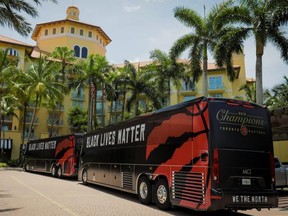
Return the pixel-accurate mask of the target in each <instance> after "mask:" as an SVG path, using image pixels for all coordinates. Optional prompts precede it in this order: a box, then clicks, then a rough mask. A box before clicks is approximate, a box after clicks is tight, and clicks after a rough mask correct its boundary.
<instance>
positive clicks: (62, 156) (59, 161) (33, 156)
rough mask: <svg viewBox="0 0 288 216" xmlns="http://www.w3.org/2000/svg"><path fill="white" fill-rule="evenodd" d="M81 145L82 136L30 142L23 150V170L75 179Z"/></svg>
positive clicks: (71, 135)
mask: <svg viewBox="0 0 288 216" xmlns="http://www.w3.org/2000/svg"><path fill="white" fill-rule="evenodd" d="M81 144H82V134H70V135H65V136H58V137H52V138H45V139H38V140H32V141H30V142H28V143H27V147H26V149H25V154H24V169H25V170H26V171H34V172H44V173H51V175H52V176H57V177H62V176H68V177H77V174H78V166H79V153H80V149H81Z"/></svg>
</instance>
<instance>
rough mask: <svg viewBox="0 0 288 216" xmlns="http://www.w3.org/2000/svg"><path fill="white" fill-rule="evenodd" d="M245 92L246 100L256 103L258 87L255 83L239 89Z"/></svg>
mask: <svg viewBox="0 0 288 216" xmlns="http://www.w3.org/2000/svg"><path fill="white" fill-rule="evenodd" d="M242 90H243V91H245V93H246V100H247V101H250V102H253V103H256V85H255V82H252V83H246V84H244V85H242V86H241V87H240V88H239V91H242Z"/></svg>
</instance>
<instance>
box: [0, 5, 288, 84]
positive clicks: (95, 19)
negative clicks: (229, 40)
mask: <svg viewBox="0 0 288 216" xmlns="http://www.w3.org/2000/svg"><path fill="white" fill-rule="evenodd" d="M28 1H29V0H28ZM220 2H222V0H213V1H211V0H58V4H57V5H56V4H53V3H51V2H48V3H43V5H42V6H40V7H38V8H37V10H38V12H39V16H38V17H37V18H31V17H28V16H25V17H26V18H27V20H28V21H29V22H30V23H32V27H33V28H34V27H35V25H36V24H37V23H43V22H49V21H54V20H59V19H64V18H65V17H66V9H67V7H68V6H71V5H75V6H76V7H78V8H79V10H80V21H81V22H85V23H89V24H92V25H96V26H99V27H101V28H102V30H103V31H104V32H105V33H106V34H107V35H108V36H109V37H110V38H111V39H112V42H111V43H110V44H109V45H108V46H107V53H106V55H107V59H108V60H109V61H110V62H111V63H113V64H114V63H115V64H118V63H119V64H120V63H123V62H124V60H129V61H131V62H134V61H147V60H149V56H150V51H152V50H154V49H160V50H162V51H165V52H168V51H169V49H170V48H171V46H172V45H173V43H174V42H175V41H176V40H177V39H178V38H180V37H181V36H183V35H184V34H187V33H189V32H191V29H188V28H187V27H185V26H184V25H183V24H182V23H180V22H179V21H178V20H176V19H175V18H174V13H173V9H174V8H175V7H177V6H184V7H187V8H191V9H193V10H196V11H198V13H199V14H204V12H203V11H204V9H203V8H204V5H205V7H206V11H207V13H208V12H209V10H210V8H211V7H212V6H213V5H214V4H216V3H220ZM23 15H24V14H23ZM284 30H286V32H288V28H285V29H284ZM0 34H2V35H4V36H7V37H11V38H14V39H17V40H20V41H22V42H26V43H29V44H31V45H35V42H34V41H33V40H32V39H31V38H30V36H29V37H27V38H25V37H21V36H20V35H19V34H18V33H17V32H15V31H14V30H13V29H9V28H7V27H5V28H3V27H2V26H1V33H0ZM244 45H245V46H244V52H245V64H246V76H247V77H253V78H255V72H254V71H255V62H256V57H255V43H254V40H253V38H251V39H250V40H247V41H246V42H245V44H244ZM264 52H265V53H264V56H263V85H264V87H265V88H272V87H273V86H275V85H277V84H280V83H283V82H284V79H283V76H284V75H286V76H288V65H287V64H285V63H284V62H283V61H282V59H281V58H280V53H279V52H278V51H277V50H276V49H275V48H274V47H273V46H272V45H271V44H268V46H267V47H266V48H265V51H264ZM182 57H183V58H187V56H185V55H183V56H182ZM209 62H211V63H212V62H214V60H213V59H212V58H211V57H210V59H209Z"/></svg>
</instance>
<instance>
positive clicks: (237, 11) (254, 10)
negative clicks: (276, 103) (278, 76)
mask: <svg viewBox="0 0 288 216" xmlns="http://www.w3.org/2000/svg"><path fill="white" fill-rule="evenodd" d="M238 1H239V3H240V5H236V6H234V7H229V8H225V10H223V11H221V13H219V14H218V15H217V16H216V17H215V26H216V29H223V28H225V29H226V30H227V32H226V33H225V34H223V35H222V38H221V40H219V44H218V45H217V50H218V51H217V52H218V54H217V55H216V56H217V57H216V59H217V63H219V64H220V65H221V62H222V60H221V59H223V56H225V55H223V53H231V52H230V48H231V47H233V46H234V45H235V43H241V44H242V45H243V42H244V40H246V39H247V38H248V37H249V36H251V35H252V36H253V37H254V39H255V44H256V69H255V72H256V102H257V103H258V104H263V83H262V79H263V78H262V56H263V54H264V48H265V46H266V45H267V43H268V42H271V43H272V44H273V45H275V46H276V47H277V48H278V49H279V50H280V52H281V57H282V59H283V60H284V61H285V62H288V40H287V38H286V37H285V33H284V32H283V31H282V29H281V26H282V25H284V24H287V21H288V16H287V9H288V2H287V1H279V0H238Z"/></svg>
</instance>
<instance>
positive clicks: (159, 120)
mask: <svg viewBox="0 0 288 216" xmlns="http://www.w3.org/2000/svg"><path fill="white" fill-rule="evenodd" d="M78 178H79V180H80V179H81V180H82V181H83V183H85V184H87V183H92V184H98V185H102V186H107V187H111V188H115V189H119V190H122V191H126V192H130V193H134V194H137V195H138V198H139V200H140V201H141V202H142V203H143V204H150V203H152V202H155V203H156V205H157V206H158V207H159V208H160V209H162V210H166V209H169V208H170V207H171V205H174V206H182V207H186V208H190V209H194V210H201V211H215V210H220V209H229V210H247V209H253V208H255V209H258V210H261V209H262V208H273V207H277V206H278V195H277V192H276V190H275V171H274V155H273V145H272V135H271V125H270V118H269V113H268V111H267V109H266V108H264V107H262V106H258V105H256V104H252V103H248V102H245V101H238V100H230V99H218V98H217V99H216V98H214V99H213V98H205V97H201V98H197V99H194V100H191V101H187V102H183V103H180V104H177V105H174V106H170V107H167V108H164V109H161V110H158V111H155V112H152V113H150V114H146V115H143V116H138V117H135V118H133V119H130V120H128V121H124V122H122V123H119V124H117V125H114V126H108V127H106V128H103V129H97V130H96V131H94V132H90V133H87V134H85V135H84V138H83V146H82V150H81V157H80V167H79V174H78Z"/></svg>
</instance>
